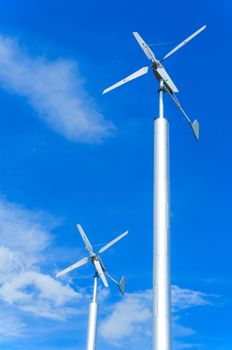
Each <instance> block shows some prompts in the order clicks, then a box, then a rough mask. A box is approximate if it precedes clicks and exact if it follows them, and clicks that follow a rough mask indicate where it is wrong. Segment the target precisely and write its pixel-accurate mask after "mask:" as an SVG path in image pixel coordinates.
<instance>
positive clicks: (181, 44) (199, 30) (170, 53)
mask: <svg viewBox="0 0 232 350" xmlns="http://www.w3.org/2000/svg"><path fill="white" fill-rule="evenodd" d="M205 28H206V25H204V26H203V27H201V28H200V29H198V30H197V31H196V32H194V33H193V34H192V35H190V36H189V37H188V38H187V39H185V40H184V41H182V42H181V43H180V44H179V45H177V46H176V47H174V49H172V50H171V51H169V52H168V53H167V54H166V55H165V56H164V57H163V58H162V59H161V60H160V62H162V61H164V60H166V59H167V58H168V57H170V56H171V55H173V54H174V53H175V52H176V51H178V50H179V49H180V48H181V47H183V46H184V45H186V44H187V43H188V42H189V41H190V40H192V39H193V38H195V36H197V35H198V34H200V33H201V32H202V31H203V30H204V29H205Z"/></svg>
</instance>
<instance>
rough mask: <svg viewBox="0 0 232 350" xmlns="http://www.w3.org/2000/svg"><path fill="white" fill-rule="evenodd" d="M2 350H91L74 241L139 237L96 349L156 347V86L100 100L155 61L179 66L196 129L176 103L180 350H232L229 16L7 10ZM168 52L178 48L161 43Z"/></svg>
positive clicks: (115, 8)
mask: <svg viewBox="0 0 232 350" xmlns="http://www.w3.org/2000/svg"><path fill="white" fill-rule="evenodd" d="M0 4H1V12H0V87H1V89H0V104H1V128H0V159H1V163H0V262H1V263H0V270H1V275H0V310H1V321H0V344H1V347H2V348H4V349H6V350H19V349H25V347H26V346H27V347H28V346H29V347H30V348H32V349H34V350H39V349H43V350H56V349H60V348H62V349H64V350H73V349H77V350H82V349H84V348H85V336H86V326H87V310H88V302H89V298H90V295H91V285H92V280H91V277H92V274H93V271H92V270H91V268H90V267H88V266H86V267H83V268H82V269H79V270H78V271H75V272H73V273H71V274H69V276H67V277H64V278H63V279H61V280H59V281H57V280H55V274H56V272H57V271H59V270H60V269H63V268H64V267H66V266H68V265H69V264H72V263H73V262H75V261H76V260H78V259H79V258H82V257H83V256H85V254H86V253H85V250H84V248H83V244H82V241H81V239H80V237H79V234H78V232H77V230H76V228H75V225H76V224H77V223H80V224H81V225H82V226H83V228H84V229H85V231H86V233H87V234H88V236H89V239H90V240H91V241H92V242H93V243H94V244H96V246H97V247H98V244H100V243H102V244H104V243H106V242H107V241H109V240H111V239H112V238H114V237H115V236H116V235H119V234H120V233H122V232H124V231H125V230H126V229H128V230H129V235H128V236H127V237H126V238H124V239H123V240H122V241H121V242H120V243H119V244H118V245H117V246H115V248H113V249H112V250H111V251H110V252H106V253H104V263H105V265H106V266H107V267H108V269H109V272H110V273H111V274H112V275H113V276H114V277H115V278H117V279H119V278H120V276H121V274H125V275H126V276H127V294H126V295H125V297H124V298H122V297H121V296H120V295H119V294H118V290H117V289H116V288H115V287H114V286H111V288H110V290H106V289H104V288H103V287H100V294H99V297H100V300H99V303H100V317H99V334H98V349H101V348H104V349H105V348H107V349H109V350H113V349H117V348H118V347H119V348H120V349H122V350H124V349H127V348H128V347H130V348H131V349H136V348H138V347H141V346H142V347H143V348H144V349H149V348H150V347H151V330H150V329H151V285H152V279H151V276H152V248H151V247H152V172H153V165H152V156H153V149H152V147H153V128H152V122H153V118H154V117H156V116H157V113H158V106H157V82H156V81H155V79H154V77H153V76H152V74H149V75H147V76H144V77H141V78H140V79H137V80H135V81H133V82H131V83H130V84H128V85H125V86H123V87H121V88H120V89H118V90H115V91H114V92H112V93H109V94H108V95H102V91H103V90H104V89H105V88H106V87H108V86H109V85H111V84H112V83H114V82H116V81H118V80H120V79H121V78H123V77H124V76H126V75H129V74H131V73H133V72H134V71H135V70H137V69H139V68H140V67H143V66H146V65H147V64H148V61H147V59H146V57H145V56H144V54H143V52H142V51H141V49H140V48H139V46H138V44H137V43H136V41H135V40H134V38H133V36H132V31H138V32H139V33H140V34H141V35H142V36H143V37H144V39H145V40H146V41H147V42H148V43H151V44H157V45H156V46H153V49H154V51H155V53H156V54H157V56H158V57H159V58H160V57H162V56H163V55H164V54H165V53H166V52H168V51H169V50H171V49H172V47H173V46H175V45H176V44H178V43H179V42H180V41H182V40H183V39H184V38H185V37H187V36H188V35H190V34H191V33H192V32H194V31H195V30H197V29H198V28H200V27H201V26H202V25H203V24H207V30H206V31H205V32H203V33H202V34H201V35H200V36H199V37H198V38H197V39H195V40H193V41H192V42H191V43H189V44H188V45H187V46H186V47H185V48H183V49H182V50H181V51H179V52H178V53H176V55H173V56H172V57H170V58H169V59H168V60H167V61H166V62H165V67H166V69H167V70H168V72H169V74H170V75H171V76H172V78H173V80H174V81H175V83H176V85H177V86H178V88H179V90H180V93H179V96H178V97H179V99H180V101H181V103H182V104H183V107H184V109H185V110H186V112H187V113H188V114H189V115H190V117H191V118H192V119H195V118H197V119H198V120H199V121H200V125H201V139H200V142H199V143H198V144H197V143H196V142H195V140H194V137H193V136H192V134H191V130H190V129H189V127H188V125H187V123H186V122H185V120H184V118H182V116H181V115H180V114H179V112H178V110H176V108H175V106H174V105H173V103H172V102H171V101H170V100H169V99H168V96H167V97H166V103H165V114H166V117H167V118H168V120H169V121H170V145H171V248H172V285H173V289H172V297H173V342H174V350H179V349H203V350H209V349H210V350H222V349H223V350H230V349H231V343H232V338H231V323H232V319H231V314H232V299H231V294H232V282H231V243H232V238H231V226H232V215H231V199H230V197H231V193H232V189H231V177H232V166H231V149H232V141H231V127H232V122H231V118H230V113H229V107H230V99H231V97H230V80H231V71H230V61H231V45H230V42H231V34H232V30H231V13H232V12H231V10H232V8H231V3H230V2H229V1H226V0H224V1H221V2H220V4H219V3H218V2H216V1H209V0H202V1H200V0H195V1H192V0H190V1H188V2H186V1H183V0H177V1H171V0H166V1H163V2H160V3H158V2H157V3H154V2H151V1H143V2H141V3H140V2H138V1H133V2H132V1H126V2H125V1H121V0H119V1H117V3H115V2H114V3H113V2H108V3H107V4H106V3H105V2H102V1H98V2H97V1H92V0H90V1H88V2H86V3H84V2H77V1H71V0H70V1H59V0H58V1H53V0H50V1H49V2H46V1H34V2H29V1H25V0H22V1H12V0H8V1H1V2H0ZM162 43H166V44H162Z"/></svg>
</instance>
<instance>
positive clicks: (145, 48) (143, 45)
mask: <svg viewBox="0 0 232 350" xmlns="http://www.w3.org/2000/svg"><path fill="white" fill-rule="evenodd" d="M133 35H134V37H135V39H136V40H137V41H138V43H139V46H140V47H141V49H142V50H143V52H144V53H145V55H146V56H147V58H148V59H149V60H151V61H152V62H158V60H157V59H156V57H155V55H154V52H153V51H152V50H151V49H150V47H149V46H148V45H147V44H146V43H145V41H144V40H143V39H142V37H141V36H140V35H139V33H137V32H133Z"/></svg>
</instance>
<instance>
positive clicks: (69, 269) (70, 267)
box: [56, 258, 89, 278]
mask: <svg viewBox="0 0 232 350" xmlns="http://www.w3.org/2000/svg"><path fill="white" fill-rule="evenodd" d="M88 260H89V258H83V259H81V260H79V261H77V262H76V263H75V264H73V265H71V266H69V267H67V268H66V269H64V270H63V271H61V272H58V273H57V274H56V278H57V277H60V276H62V275H64V274H65V273H67V272H69V271H72V270H74V269H76V268H77V267H80V266H82V265H85V264H87V262H88Z"/></svg>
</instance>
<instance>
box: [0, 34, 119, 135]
mask: <svg viewBox="0 0 232 350" xmlns="http://www.w3.org/2000/svg"><path fill="white" fill-rule="evenodd" d="M0 85H1V87H2V88H3V89H6V90H7V91H10V92H13V93H15V94H18V95H20V96H23V97H25V98H26V99H27V101H28V102H29V103H30V104H31V106H32V107H33V108H34V110H35V111H36V112H37V114H38V116H40V118H42V119H43V120H44V121H45V122H46V123H47V124H48V125H49V126H50V128H52V129H53V130H55V131H56V132H58V133H59V134H61V135H63V136H64V137H66V138H68V139H69V140H72V141H79V142H99V141H101V140H102V139H103V138H104V137H107V136H109V135H110V134H111V131H112V129H113V128H114V127H113V125H112V123H111V122H109V121H106V120H105V119H104V117H103V115H102V114H101V113H100V112H99V111H98V109H97V107H96V105H95V103H94V101H93V99H92V98H91V97H90V96H89V95H88V93H87V91H86V90H85V88H84V84H83V78H82V77H81V75H80V73H79V72H78V69H77V66H76V64H75V63H74V62H73V61H71V60H65V59H57V60H56V61H50V60H48V59H46V58H44V57H32V56H31V55H29V54H28V53H27V52H26V51H25V50H23V49H22V48H21V47H20V45H19V44H18V42H17V41H16V40H13V39H9V38H5V37H3V36H0Z"/></svg>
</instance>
